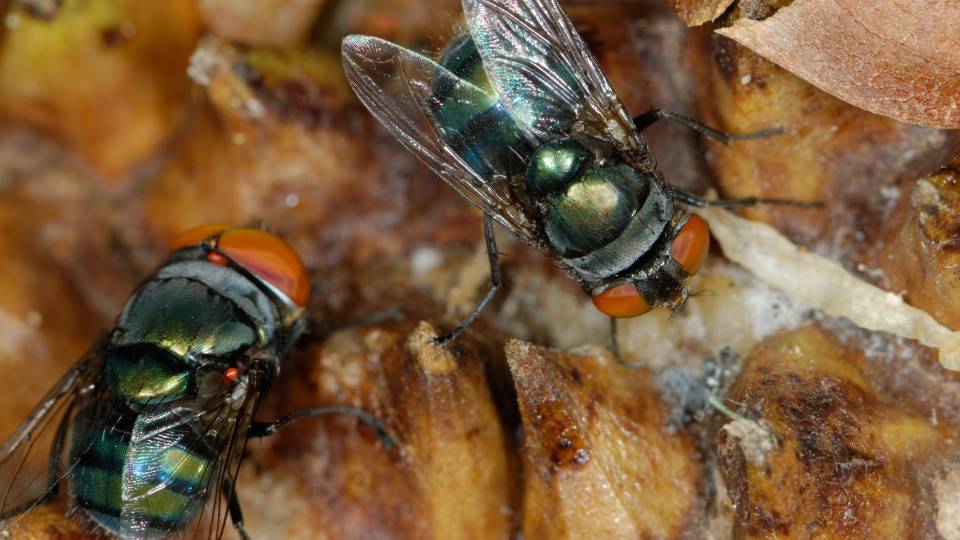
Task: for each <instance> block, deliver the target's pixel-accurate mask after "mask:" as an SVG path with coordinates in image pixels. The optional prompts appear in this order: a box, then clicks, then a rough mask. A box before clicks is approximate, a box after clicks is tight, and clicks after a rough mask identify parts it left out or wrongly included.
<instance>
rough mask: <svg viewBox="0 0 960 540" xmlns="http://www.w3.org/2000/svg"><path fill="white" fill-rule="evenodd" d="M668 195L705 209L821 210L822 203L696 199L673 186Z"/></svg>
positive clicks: (785, 200)
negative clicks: (774, 206) (779, 207)
mask: <svg viewBox="0 0 960 540" xmlns="http://www.w3.org/2000/svg"><path fill="white" fill-rule="evenodd" d="M668 189H669V190H670V195H671V197H673V199H674V200H676V201H679V202H681V203H683V204H688V205H690V206H694V207H697V208H707V207H711V206H717V207H720V208H745V207H747V206H758V205H762V204H781V205H786V206H796V207H798V208H823V202H821V201H814V202H806V201H795V200H793V199H762V198H759V197H747V198H745V199H716V200H709V199H704V198H702V197H697V196H696V195H693V194H691V193H687V192H686V191H681V190H679V189H677V188H675V187H673V186H668Z"/></svg>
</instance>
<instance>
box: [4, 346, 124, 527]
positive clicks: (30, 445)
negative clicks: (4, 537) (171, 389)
mask: <svg viewBox="0 0 960 540" xmlns="http://www.w3.org/2000/svg"><path fill="white" fill-rule="evenodd" d="M105 343H106V340H105V339H101V340H100V341H99V342H98V343H97V344H96V345H95V346H94V347H93V348H92V349H91V350H90V351H89V352H88V353H87V354H86V355H85V356H84V357H83V358H81V359H80V361H78V362H77V363H76V364H75V365H74V366H73V367H72V368H70V371H68V372H67V373H66V374H65V375H64V376H63V377H62V378H61V379H60V380H59V381H57V383H56V384H55V385H54V386H53V388H51V389H50V391H48V392H47V394H46V395H45V396H44V397H43V399H41V400H40V403H39V404H37V406H36V407H35V408H34V409H33V411H31V413H30V415H29V416H27V418H26V419H25V420H24V421H23V422H22V423H21V424H20V426H19V427H18V428H17V429H16V431H14V432H13V434H12V435H10V437H8V438H7V440H6V441H5V442H4V443H3V446H2V447H0V530H6V528H7V527H9V525H11V522H12V521H13V520H16V519H17V516H19V515H20V514H22V513H23V512H25V511H27V510H29V509H31V508H33V507H34V506H36V505H37V504H39V503H40V502H41V500H42V499H43V498H44V497H46V496H49V495H52V494H53V490H54V489H55V488H54V486H55V485H57V484H58V483H60V482H61V481H62V479H63V475H64V474H65V473H66V471H67V470H68V469H69V467H70V464H65V463H63V461H62V460H63V457H64V453H65V452H64V451H65V449H66V446H67V444H68V442H69V441H68V440H67V432H68V431H69V429H70V425H71V422H72V418H73V414H74V413H75V412H76V410H77V409H78V408H79V406H81V405H82V402H83V401H85V400H88V399H91V398H92V397H93V396H94V395H95V394H96V391H97V389H98V388H99V387H102V384H100V382H101V372H102V369H101V368H102V365H103V350H104V345H105ZM4 521H5V523H3V522H4Z"/></svg>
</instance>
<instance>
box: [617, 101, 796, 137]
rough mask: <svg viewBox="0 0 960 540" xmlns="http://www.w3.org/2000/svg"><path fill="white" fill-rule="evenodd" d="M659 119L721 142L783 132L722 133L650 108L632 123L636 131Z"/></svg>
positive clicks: (687, 118)
mask: <svg viewBox="0 0 960 540" xmlns="http://www.w3.org/2000/svg"><path fill="white" fill-rule="evenodd" d="M660 120H669V121H671V122H674V123H676V124H680V125H681V126H683V127H685V128H688V129H692V130H693V131H696V132H697V133H699V134H701V135H703V136H705V137H710V138H711V139H714V140H716V141H720V142H723V143H730V142H733V141H748V140H751V139H763V138H765V137H771V136H773V135H781V134H783V129H781V128H773V129H764V130H761V131H754V132H752V133H743V134H739V135H735V134H731V133H724V132H722V131H720V130H717V129H713V128H712V127H709V126H705V125H703V124H701V123H700V122H698V121H696V120H694V119H693V118H690V117H687V116H683V115H682V114H677V113H675V112H670V111H666V110H663V109H650V110H649V111H647V112H645V113H643V114H641V115H640V116H638V117H636V118H634V119H633V125H635V126H636V127H637V130H638V131H643V130H645V129H647V128H648V127H650V126H652V125H653V124H655V123H656V122H659V121H660Z"/></svg>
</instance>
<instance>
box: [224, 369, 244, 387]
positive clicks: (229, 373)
mask: <svg viewBox="0 0 960 540" xmlns="http://www.w3.org/2000/svg"><path fill="white" fill-rule="evenodd" d="M238 377H240V370H238V369H237V368H235V367H232V368H227V370H226V371H224V372H223V380H225V381H227V383H232V382H234V381H236V380H237V378H238Z"/></svg>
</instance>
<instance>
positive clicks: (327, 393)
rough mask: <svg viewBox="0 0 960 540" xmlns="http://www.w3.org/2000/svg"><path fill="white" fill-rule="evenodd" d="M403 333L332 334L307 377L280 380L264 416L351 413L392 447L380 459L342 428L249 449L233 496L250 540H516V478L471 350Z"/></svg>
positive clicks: (285, 435) (305, 429) (372, 440)
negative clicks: (375, 425)
mask: <svg viewBox="0 0 960 540" xmlns="http://www.w3.org/2000/svg"><path fill="white" fill-rule="evenodd" d="M410 329H411V325H409V324H402V325H393V326H373V327H359V328H350V329H345V330H342V331H339V332H337V333H335V334H333V335H332V336H331V337H330V339H328V340H327V341H325V342H324V343H323V344H322V345H321V346H319V347H317V348H314V349H313V350H312V351H310V355H309V356H308V357H307V358H303V359H302V360H305V361H306V364H303V363H301V364H300V365H301V367H302V368H303V369H304V370H306V371H300V372H299V373H291V372H287V375H289V376H290V377H287V378H286V381H284V375H281V378H280V379H279V380H278V383H279V384H284V385H285V387H284V388H283V389H282V390H279V391H278V392H276V394H278V395H281V396H283V397H282V398H281V400H280V401H279V402H274V403H270V404H268V405H269V408H270V409H272V410H275V411H287V410H291V409H296V408H299V407H304V406H318V405H320V406H322V405H333V404H349V405H354V406H360V407H363V408H365V409H367V410H369V411H371V412H373V413H375V414H376V415H377V417H378V418H380V419H381V420H382V421H383V422H384V423H385V424H386V426H387V428H388V430H389V431H390V432H391V434H393V436H394V437H395V438H396V439H397V441H398V443H399V446H398V447H397V448H394V449H384V448H383V447H382V446H381V445H380V444H379V442H378V441H377V439H376V437H375V436H374V435H373V434H372V432H371V431H370V430H369V428H367V427H365V426H363V425H361V424H358V423H357V421H356V420H355V419H353V418H350V417H342V418H329V419H325V420H321V421H317V422H313V423H311V422H310V421H306V422H303V424H301V425H299V426H294V427H290V428H287V429H286V430H285V431H281V432H280V433H278V434H277V435H276V436H275V438H274V439H264V440H263V443H262V444H263V445H264V446H266V448H258V447H259V446H260V444H259V443H256V442H251V444H250V447H251V448H252V449H253V450H254V456H253V461H255V462H256V463H257V464H259V465H260V466H259V467H256V466H250V465H252V464H248V466H246V467H244V468H243V471H244V473H241V479H240V481H239V486H240V487H239V494H240V498H241V502H242V503H243V505H244V509H245V514H246V518H247V524H248V531H249V532H250V534H251V536H252V537H254V538H284V537H288V536H289V537H297V538H318V537H331V538H370V537H384V536H388V537H398V538H501V539H507V538H512V537H513V536H515V535H514V531H515V529H516V526H515V519H516V518H515V512H516V511H517V510H518V505H517V502H518V501H516V500H515V497H516V496H515V495H514V494H516V493H518V492H519V489H518V486H517V485H516V484H517V483H518V481H519V478H520V474H519V471H518V467H517V459H516V455H515V449H514V447H513V442H512V439H511V437H510V435H509V434H508V432H507V431H506V429H505V428H504V426H503V424H502V423H501V420H500V417H499V415H498V412H497V409H496V407H495V406H494V403H493V400H492V395H491V393H490V389H489V384H488V381H487V376H486V374H485V371H484V357H483V355H482V354H481V350H480V349H479V348H477V347H476V346H475V345H473V344H472V343H471V342H470V340H469V338H466V339H464V340H463V341H458V343H457V347H456V351H455V352H454V351H451V350H450V349H449V348H447V347H441V346H438V345H436V344H435V343H434V341H433V340H434V339H435V338H436V336H437V331H436V330H435V329H434V328H432V327H431V326H430V325H428V324H426V323H421V324H420V326H419V327H417V328H416V329H414V330H413V331H412V332H411V331H410ZM254 470H260V471H261V472H260V473H259V475H254V474H252V473H251V471H254ZM255 486H263V488H262V489H258V488H256V487H255Z"/></svg>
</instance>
